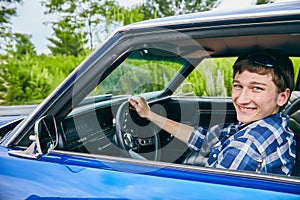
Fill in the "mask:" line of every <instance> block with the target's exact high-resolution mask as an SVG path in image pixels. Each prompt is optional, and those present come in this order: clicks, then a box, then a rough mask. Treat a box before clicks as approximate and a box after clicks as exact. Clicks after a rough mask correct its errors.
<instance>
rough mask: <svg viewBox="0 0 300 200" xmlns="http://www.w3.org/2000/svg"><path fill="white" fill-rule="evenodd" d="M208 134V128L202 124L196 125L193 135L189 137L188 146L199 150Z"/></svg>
mask: <svg viewBox="0 0 300 200" xmlns="http://www.w3.org/2000/svg"><path fill="white" fill-rule="evenodd" d="M206 134H207V129H205V128H203V127H201V126H197V127H195V128H194V130H193V132H192V134H191V137H190V138H189V141H188V147H189V148H191V149H192V150H194V151H199V149H200V147H201V145H202V143H203V141H204V138H205V135H206Z"/></svg>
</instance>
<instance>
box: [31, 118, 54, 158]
mask: <svg viewBox="0 0 300 200" xmlns="http://www.w3.org/2000/svg"><path fill="white" fill-rule="evenodd" d="M34 135H35V138H36V148H37V151H38V153H39V154H46V153H48V152H49V151H51V150H53V149H54V148H55V147H56V145H57V141H58V139H57V138H58V133H57V127H56V121H55V118H54V117H53V116H52V115H46V116H44V117H42V118H41V119H39V120H38V121H37V122H36V123H35V126H34Z"/></svg>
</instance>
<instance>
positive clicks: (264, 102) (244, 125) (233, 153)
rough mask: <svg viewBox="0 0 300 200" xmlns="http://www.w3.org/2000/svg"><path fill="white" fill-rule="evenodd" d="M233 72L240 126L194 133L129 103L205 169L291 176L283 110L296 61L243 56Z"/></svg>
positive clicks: (137, 102) (270, 53) (276, 54)
mask: <svg viewBox="0 0 300 200" xmlns="http://www.w3.org/2000/svg"><path fill="white" fill-rule="evenodd" d="M233 69H234V70H233V84H232V102H233V104H234V107H235V109H236V113H237V119H238V121H239V123H237V124H230V125H226V126H225V127H224V125H217V126H214V127H212V128H210V129H205V128H203V127H195V128H194V127H191V126H188V125H184V124H181V123H178V122H175V121H172V120H170V119H167V118H165V117H162V116H160V115H158V114H156V113H154V112H152V111H151V110H150V107H149V106H148V104H147V103H146V101H145V100H144V99H143V98H141V97H135V98H130V99H129V102H130V104H131V105H132V107H133V109H135V110H136V111H137V113H138V114H139V115H140V116H141V117H143V118H147V119H148V120H150V121H152V122H154V123H155V124H156V125H158V126H159V127H160V128H162V129H164V130H165V131H167V132H169V133H170V134H172V135H174V136H175V137H177V138H178V139H180V140H182V141H183V142H185V143H187V144H188V146H189V147H190V148H191V149H192V150H193V151H195V152H197V153H198V155H199V156H202V157H207V159H205V166H209V167H217V168H225V169H234V170H247V171H256V172H263V173H276V174H283V175H290V174H291V173H292V170H293V167H294V163H295V157H296V155H295V148H296V143H295V141H294V134H293V132H292V131H291V130H290V129H289V128H288V121H289V117H288V116H283V115H282V113H281V112H280V110H281V108H282V107H283V106H284V105H285V104H286V103H287V101H288V99H289V97H290V94H291V91H292V89H293V87H294V70H293V65H292V62H291V60H290V59H289V58H288V56H286V55H285V54H284V53H282V52H281V51H278V50H263V51H258V52H253V53H250V54H249V55H246V56H240V57H239V58H238V59H237V61H236V62H235V64H234V66H233Z"/></svg>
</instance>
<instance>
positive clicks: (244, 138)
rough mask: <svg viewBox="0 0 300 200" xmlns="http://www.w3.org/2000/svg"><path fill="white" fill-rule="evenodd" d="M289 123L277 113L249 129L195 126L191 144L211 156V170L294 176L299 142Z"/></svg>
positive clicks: (209, 160)
mask: <svg viewBox="0 0 300 200" xmlns="http://www.w3.org/2000/svg"><path fill="white" fill-rule="evenodd" d="M288 121H289V117H288V116H282V114H281V113H277V114H273V115H271V116H269V117H267V118H264V119H262V120H258V121H255V122H252V123H250V124H248V125H246V126H241V123H239V124H231V125H227V126H226V127H225V128H222V127H221V126H218V125H217V126H214V127H212V128H210V129H205V128H203V127H195V129H194V131H193V132H192V135H191V137H190V139H189V144H188V145H189V147H190V148H191V149H192V150H194V151H200V153H201V155H206V156H208V160H207V162H206V166H209V167H217V168H225V169H235V170H247V171H256V172H262V173H275V174H283V175H291V173H292V170H293V167H294V164H295V157H296V142H295V140H294V134H293V132H292V131H291V130H290V129H289V128H288Z"/></svg>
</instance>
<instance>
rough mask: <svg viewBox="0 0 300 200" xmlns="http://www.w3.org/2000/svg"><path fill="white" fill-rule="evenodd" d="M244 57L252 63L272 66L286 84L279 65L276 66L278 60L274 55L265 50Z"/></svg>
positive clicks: (267, 66)
mask: <svg viewBox="0 0 300 200" xmlns="http://www.w3.org/2000/svg"><path fill="white" fill-rule="evenodd" d="M246 59H248V61H249V62H250V63H251V64H253V65H259V66H262V67H266V68H273V69H274V70H276V71H277V72H278V73H279V75H280V76H281V77H282V78H283V81H284V82H285V84H286V86H288V84H287V78H286V76H285V75H284V74H283V73H282V71H281V69H280V67H279V66H278V61H277V59H276V58H275V57H274V56H272V55H270V54H268V53H266V52H258V53H254V54H252V55H249V56H248V57H247V58H246Z"/></svg>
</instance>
